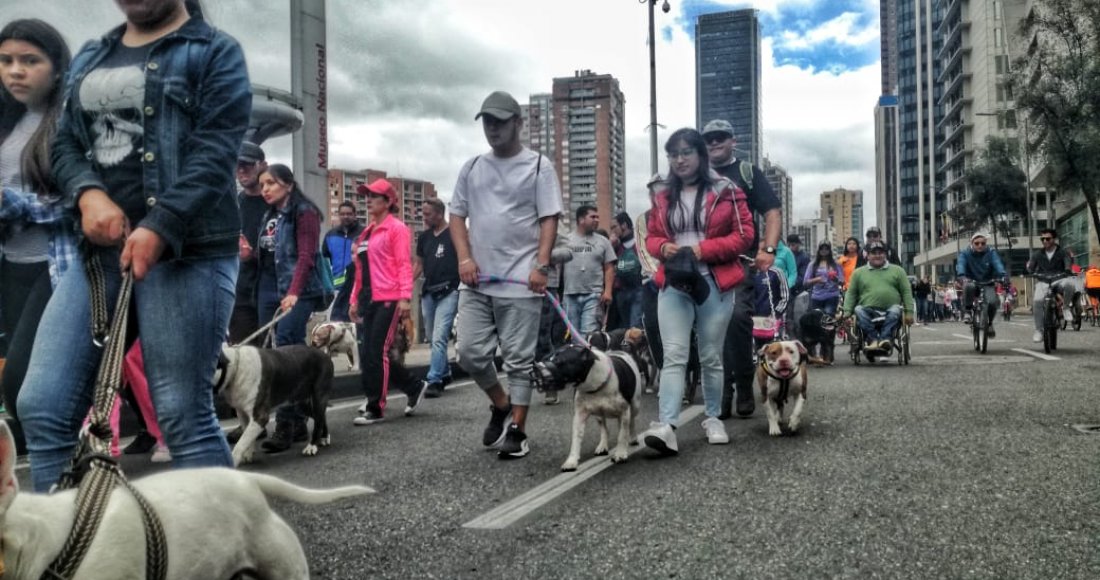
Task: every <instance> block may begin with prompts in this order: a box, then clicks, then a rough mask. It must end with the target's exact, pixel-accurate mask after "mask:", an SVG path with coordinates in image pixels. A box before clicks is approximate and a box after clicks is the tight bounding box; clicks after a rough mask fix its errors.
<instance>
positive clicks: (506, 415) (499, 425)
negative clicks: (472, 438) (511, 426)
mask: <svg viewBox="0 0 1100 580" xmlns="http://www.w3.org/2000/svg"><path fill="white" fill-rule="evenodd" d="M489 412H490V413H491V416H490V417H489V425H488V426H486V427H485V432H484V433H482V435H481V444H482V445H484V446H486V447H497V446H499V445H500V442H501V441H503V440H504V427H506V426H507V425H508V423H509V422H510V419H511V417H512V406H511V405H508V406H507V407H505V408H503V409H498V408H496V407H494V406H492V405H490V406H489Z"/></svg>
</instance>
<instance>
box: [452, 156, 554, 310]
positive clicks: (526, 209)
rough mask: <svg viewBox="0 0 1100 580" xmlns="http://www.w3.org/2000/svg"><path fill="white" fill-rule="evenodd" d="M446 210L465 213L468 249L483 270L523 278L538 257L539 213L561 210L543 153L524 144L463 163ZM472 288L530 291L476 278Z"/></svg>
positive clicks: (515, 293)
mask: <svg viewBox="0 0 1100 580" xmlns="http://www.w3.org/2000/svg"><path fill="white" fill-rule="evenodd" d="M540 158H541V162H540ZM450 210H451V215H456V216H459V217H465V218H466V228H467V230H468V231H469V233H470V251H471V253H472V255H473V259H474V261H475V262H477V266H478V269H479V270H480V271H481V273H482V274H484V275H493V276H502V277H505V278H512V279H516V280H523V281H524V282H526V281H527V279H528V277H530V275H531V270H533V269H534V268H535V265H536V259H537V257H538V247H539V219H541V218H544V217H549V216H556V215H559V214H560V213H561V212H562V202H561V187H560V186H559V185H558V176H557V174H556V173H554V166H553V163H552V162H551V161H550V159H549V158H548V157H543V156H541V155H540V154H539V153H536V152H535V151H531V150H530V149H527V148H524V149H523V150H521V151H520V152H519V153H518V154H516V155H513V156H512V157H508V158H501V157H497V156H496V155H495V154H493V153H492V152H489V153H486V154H483V155H479V156H477V157H475V158H473V159H471V160H470V161H467V162H466V164H465V165H464V166H463V167H462V170H461V171H460V172H459V174H458V182H457V183H456V184H455V189H454V194H453V195H452V196H451V204H450ZM462 287H463V288H465V286H462ZM477 290H478V291H479V292H481V293H482V294H486V295H489V296H497V297H523V298H526V297H530V296H534V294H532V293H531V292H530V291H529V290H527V288H526V287H525V286H520V285H518V284H480V285H479V286H478V288H477Z"/></svg>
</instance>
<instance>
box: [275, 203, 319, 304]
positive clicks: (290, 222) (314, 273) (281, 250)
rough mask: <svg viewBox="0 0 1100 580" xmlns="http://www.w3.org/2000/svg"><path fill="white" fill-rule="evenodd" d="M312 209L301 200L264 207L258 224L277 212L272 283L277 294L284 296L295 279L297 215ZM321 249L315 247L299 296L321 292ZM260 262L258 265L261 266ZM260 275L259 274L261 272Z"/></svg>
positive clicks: (313, 210) (315, 296)
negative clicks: (311, 263) (269, 207)
mask: <svg viewBox="0 0 1100 580" xmlns="http://www.w3.org/2000/svg"><path fill="white" fill-rule="evenodd" d="M307 211H309V212H315V213H316V211H317V210H315V209H314V208H313V207H312V206H311V205H309V204H307V203H303V202H298V203H297V204H294V203H288V204H287V205H286V207H284V208H282V209H276V208H271V209H269V210H267V213H266V214H265V215H264V219H262V220H260V223H261V224H266V223H267V222H268V221H270V220H271V217H272V214H278V220H279V222H278V225H277V226H276V230H275V232H276V233H275V286H276V290H277V291H278V292H279V295H280V296H286V295H287V293H288V292H289V291H290V285H291V283H292V282H293V281H294V271H295V270H296V269H297V268H298V228H297V225H298V220H297V216H299V215H301V213H303V212H307ZM320 258H321V252H320V248H318V250H317V252H315V253H314V256H313V267H311V268H310V269H309V272H308V273H307V274H306V278H305V282H304V283H303V286H302V290H301V293H299V294H298V298H299V299H302V298H319V297H321V296H322V294H323V293H324V290H323V287H322V285H321V272H320V270H318V268H321V260H320ZM262 267H263V266H261V268H262ZM261 275H262V274H261Z"/></svg>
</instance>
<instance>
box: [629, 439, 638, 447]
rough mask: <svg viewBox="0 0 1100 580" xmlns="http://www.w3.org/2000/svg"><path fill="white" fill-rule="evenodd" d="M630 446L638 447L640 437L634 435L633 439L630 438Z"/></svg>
mask: <svg viewBox="0 0 1100 580" xmlns="http://www.w3.org/2000/svg"><path fill="white" fill-rule="evenodd" d="M630 446H631V447H637V446H638V438H637V437H634V438H633V439H631V440H630Z"/></svg>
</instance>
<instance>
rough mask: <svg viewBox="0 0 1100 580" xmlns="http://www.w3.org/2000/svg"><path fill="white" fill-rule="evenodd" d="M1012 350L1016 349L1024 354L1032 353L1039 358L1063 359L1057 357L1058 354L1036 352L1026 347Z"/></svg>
mask: <svg viewBox="0 0 1100 580" xmlns="http://www.w3.org/2000/svg"><path fill="white" fill-rule="evenodd" d="M1012 350H1014V351H1016V352H1022V353H1024V354H1028V355H1031V356H1033V357H1035V358H1037V359H1039V360H1062V359H1061V358H1060V357H1056V356H1053V355H1049V354H1046V353H1042V352H1036V351H1034V350H1028V349H1026V348H1014V349H1012Z"/></svg>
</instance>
